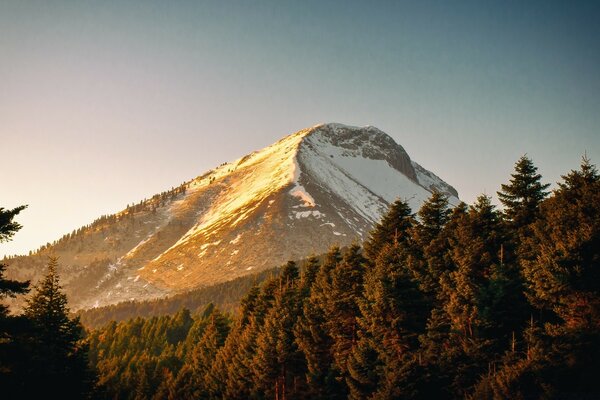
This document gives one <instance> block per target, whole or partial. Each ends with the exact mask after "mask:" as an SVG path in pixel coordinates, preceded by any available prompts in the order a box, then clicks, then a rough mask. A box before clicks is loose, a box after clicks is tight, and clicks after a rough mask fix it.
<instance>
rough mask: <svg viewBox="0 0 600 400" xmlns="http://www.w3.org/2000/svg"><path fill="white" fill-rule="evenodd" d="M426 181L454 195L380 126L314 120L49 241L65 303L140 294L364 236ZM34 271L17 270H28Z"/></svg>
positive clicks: (222, 276)
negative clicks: (56, 259) (169, 190)
mask: <svg viewBox="0 0 600 400" xmlns="http://www.w3.org/2000/svg"><path fill="white" fill-rule="evenodd" d="M434 190H437V191H442V192H445V193H447V194H448V196H450V202H451V203H454V204H456V203H458V198H457V194H456V191H455V190H454V189H453V188H452V187H451V186H450V185H448V184H446V183H445V182H443V181H442V180H441V179H440V178H438V177H437V176H435V175H434V174H433V173H431V172H429V171H427V170H426V169H424V168H423V167H421V166H420V165H419V164H417V163H416V162H414V161H413V160H411V159H410V157H409V155H408V154H407V153H406V151H405V150H404V148H403V147H402V146H401V145H399V144H397V143H396V142H395V141H394V139H393V138H391V137H390V136H389V135H387V134H386V133H384V132H383V131H381V130H379V129H377V128H375V127H373V126H366V127H354V126H348V125H343V124H339V123H327V124H320V125H316V126H313V127H311V128H307V129H303V130H301V131H298V132H296V133H293V134H291V135H288V136H286V137H284V138H282V139H281V140H279V141H278V142H276V143H274V144H272V145H271V146H268V147H266V148H264V149H262V150H259V151H255V152H253V153H251V154H248V155H246V156H244V157H241V158H239V159H237V160H235V161H233V162H229V163H224V164H222V165H220V166H218V167H217V168H215V169H213V170H211V171H208V172H207V173H205V174H203V175H201V176H199V177H197V178H195V179H192V180H191V181H189V182H187V183H185V184H184V185H183V186H182V187H181V188H180V190H178V191H175V192H173V193H172V194H170V195H169V196H166V197H165V196H163V195H162V194H161V195H160V196H158V195H157V196H154V197H152V199H151V200H148V201H146V202H142V203H140V204H139V205H138V206H137V207H136V208H135V209H134V210H130V209H128V210H126V211H125V212H123V213H119V214H116V215H114V216H111V217H108V218H106V219H104V220H101V221H100V222H98V223H97V224H93V225H91V226H90V227H88V228H86V229H85V230H83V229H82V230H81V233H80V234H78V235H76V236H75V237H69V238H68V240H66V241H65V242H61V243H59V244H57V245H55V246H53V247H52V248H49V249H47V251H53V252H54V253H55V254H56V255H59V256H60V257H61V261H62V263H63V264H65V266H64V270H63V271H61V274H63V275H65V278H64V281H65V282H66V284H65V289H66V290H67V291H68V292H69V294H70V296H71V297H70V298H71V301H72V308H73V309H77V308H86V307H91V306H94V305H103V304H111V303H115V302H119V301H124V300H131V299H136V300H139V299H147V298H153V297H158V296H164V295H168V294H171V293H176V292H179V291H183V290H188V289H192V288H196V287H199V286H203V285H209V284H213V283H217V282H222V281H225V280H230V279H234V278H236V277H238V276H241V275H245V274H249V273H253V272H255V271H259V270H262V269H265V268H270V267H273V266H276V265H280V264H282V263H284V262H285V261H287V260H290V259H300V258H302V257H304V256H306V255H307V254H310V253H314V254H318V253H321V252H325V251H326V250H327V249H328V248H329V247H330V246H331V245H332V244H338V245H340V246H346V245H349V244H351V243H352V242H353V241H355V240H364V239H366V238H367V237H368V232H369V230H370V229H371V228H372V227H373V225H374V224H375V223H376V222H377V221H379V219H380V218H381V216H382V214H383V213H385V212H386V210H387V208H388V206H389V204H390V203H391V202H393V201H394V200H396V199H397V198H399V197H400V198H403V199H404V200H406V201H407V202H408V203H409V204H410V206H411V207H412V209H413V210H414V211H416V210H417V209H418V208H419V207H420V205H421V204H422V202H423V201H425V200H426V199H427V198H428V197H429V196H430V195H431V192H432V191H434ZM39 255H40V254H38V255H35V256H33V257H34V258H35V257H36V256H39ZM28 263H29V264H31V259H27V258H24V259H23V262H22V263H20V262H13V265H15V264H17V265H18V264H21V265H20V268H23V267H24V266H25V265H29V264H28ZM39 272H41V271H37V272H36V271H33V270H32V272H31V275H30V276H21V278H28V279H33V280H35V279H36V274H38V273H39Z"/></svg>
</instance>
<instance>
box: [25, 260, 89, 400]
mask: <svg viewBox="0 0 600 400" xmlns="http://www.w3.org/2000/svg"><path fill="white" fill-rule="evenodd" d="M57 265H58V261H57V259H56V258H50V262H49V263H48V274H47V275H46V277H45V278H44V279H43V280H42V281H41V282H40V284H39V285H38V287H37V291H36V293H35V294H34V295H33V296H32V297H31V298H30V299H29V300H28V301H27V306H26V308H25V317H26V318H27V319H28V320H29V321H31V323H32V325H33V327H34V330H33V332H32V334H31V337H30V341H29V343H30V346H31V347H32V348H33V357H32V359H31V365H30V378H31V379H32V381H35V382H37V383H38V384H39V386H32V387H29V388H27V389H26V392H25V393H26V394H24V396H25V397H27V396H31V397H35V396H36V395H41V394H42V393H43V394H44V395H46V396H49V397H52V398H58V397H60V398H65V399H78V398H83V397H85V396H86V395H88V394H89V393H90V392H91V389H92V384H93V382H91V379H92V374H91V372H90V371H89V370H88V368H87V364H88V360H87V351H88V350H87V344H86V343H84V342H83V341H82V339H83V333H84V332H83V327H82V326H81V324H80V323H79V319H77V318H75V319H71V318H70V317H69V309H68V308H67V296H66V295H65V294H64V293H62V291H61V286H60V283H59V278H58V275H57V274H56V267H57Z"/></svg>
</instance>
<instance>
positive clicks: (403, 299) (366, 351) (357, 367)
mask: <svg viewBox="0 0 600 400" xmlns="http://www.w3.org/2000/svg"><path fill="white" fill-rule="evenodd" d="M408 252H409V248H408V246H403V245H402V243H398V242H396V243H395V244H394V245H389V244H388V245H386V246H385V247H384V248H383V249H382V250H381V252H380V254H379V257H378V258H377V260H376V262H375V265H374V267H373V268H372V269H371V270H369V271H368V273H367V274H366V278H365V285H364V298H363V299H361V300H360V301H359V305H360V311H361V315H360V317H359V318H358V321H359V325H360V331H359V336H360V340H359V342H358V345H357V346H355V347H354V348H353V352H352V355H351V356H350V359H349V367H352V370H351V371H350V379H348V384H349V387H350V390H351V394H352V398H356V399H360V398H365V397H368V396H369V395H370V394H372V393H369V392H368V390H374V393H373V395H375V396H381V397H383V398H385V397H386V396H387V395H386V393H387V394H390V393H388V392H387V391H386V390H388V389H390V390H391V387H392V386H393V387H395V388H396V389H395V390H394V392H395V393H396V394H397V395H398V396H401V395H404V396H406V395H407V394H408V392H410V391H407V390H408V387H409V386H411V385H414V384H415V382H414V381H410V380H408V375H406V373H407V372H408V370H406V369H405V368H403V367H402V366H403V365H404V364H405V363H410V360H411V359H412V358H413V354H412V352H414V351H415V350H416V349H417V347H418V341H417V337H418V335H419V334H421V333H422V332H423V331H424V330H425V322H426V317H427V314H428V311H429V310H428V306H427V303H426V301H425V298H424V296H423V294H422V293H421V292H420V291H419V289H418V285H417V282H415V280H414V278H413V276H412V273H411V272H410V270H409V269H408V267H407V258H408ZM373 354H375V355H376V358H374V357H373ZM364 362H367V364H363V363H364ZM368 363H371V365H369V364H368ZM361 372H362V373H363V374H365V373H366V376H365V375H361ZM375 375H376V376H375ZM409 375H410V374H409ZM374 379H376V380H374Z"/></svg>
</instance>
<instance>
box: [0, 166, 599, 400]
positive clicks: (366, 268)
mask: <svg viewBox="0 0 600 400" xmlns="http://www.w3.org/2000/svg"><path fill="white" fill-rule="evenodd" d="M548 187H549V185H548V184H545V183H543V182H542V177H541V175H540V174H538V173H537V168H536V167H535V165H534V163H533V162H532V160H531V159H530V158H528V157H526V156H523V157H522V158H520V159H519V160H518V161H517V163H516V164H515V169H514V172H513V174H511V177H510V178H509V181H508V182H507V183H506V184H504V185H502V186H501V188H500V190H499V191H498V198H499V200H500V202H501V203H502V206H501V207H500V208H497V207H496V206H494V205H493V204H492V202H491V198H490V197H488V196H484V195H482V196H480V197H479V198H478V199H477V201H476V202H475V203H474V204H472V205H467V204H464V203H461V204H459V205H457V206H455V207H452V206H451V205H449V204H448V200H447V198H446V197H445V196H444V195H443V194H441V193H437V192H436V193H433V194H432V195H431V197H430V199H429V200H428V201H427V202H425V203H424V204H423V206H422V207H421V209H420V210H411V209H410V208H409V206H408V205H407V203H406V202H405V201H403V200H402V199H399V200H397V201H395V202H394V203H393V204H391V205H390V208H389V211H388V213H387V214H386V215H384V216H383V217H382V219H381V221H380V222H379V223H378V224H376V226H375V227H374V228H373V230H372V231H371V233H370V237H369V239H368V240H367V241H365V242H364V243H363V244H358V243H357V244H355V245H353V246H351V247H350V248H347V249H343V250H342V249H339V248H337V247H332V248H331V250H330V251H329V252H328V253H327V254H325V255H323V256H320V257H316V256H313V257H310V258H308V259H307V260H306V261H304V262H302V263H296V262H294V261H290V262H288V263H287V264H285V265H283V266H282V267H281V268H280V269H279V272H278V274H273V275H271V276H270V277H266V278H265V280H264V281H262V282H260V283H256V284H255V285H253V286H251V287H250V289H249V290H247V292H246V293H245V295H244V296H243V297H242V298H241V300H240V302H239V306H238V307H237V308H236V309H235V310H234V311H230V310H223V309H220V308H219V307H218V306H215V305H213V304H208V305H207V306H206V307H204V308H203V309H202V310H199V311H198V310H193V311H194V312H191V311H189V310H188V309H186V308H182V309H180V310H179V311H177V312H176V313H172V314H171V315H161V316H146V317H136V318H133V319H129V320H127V321H121V322H115V321H113V322H109V323H107V324H105V325H104V326H102V327H98V328H95V329H91V330H89V329H88V330H86V329H84V328H83V326H82V324H81V322H80V320H79V317H76V316H73V315H72V314H70V313H69V310H68V306H67V299H66V296H64V294H62V292H61V289H60V283H59V277H58V276H57V274H56V272H55V269H56V263H57V262H59V261H57V260H56V259H50V261H49V267H48V275H47V276H46V278H45V279H44V280H43V281H42V282H41V283H40V284H39V285H38V286H37V288H35V290H34V291H33V293H32V295H30V296H31V297H30V298H29V299H28V302H27V307H26V308H25V311H24V313H23V314H22V315H12V314H10V312H9V310H8V309H7V308H6V307H2V308H0V392H2V398H40V397H41V396H44V397H48V398H55V397H56V396H58V398H65V399H68V398H73V399H75V398H91V399H96V398H97V399H277V400H285V399H346V398H349V399H597V398H600V385H598V382H596V379H597V377H598V376H600V368H599V367H600V293H599V288H600V175H599V174H598V171H597V169H596V167H595V166H594V165H593V164H591V162H590V161H589V160H588V159H587V158H585V157H584V158H583V160H582V163H581V165H580V167H579V169H577V170H572V171H570V172H568V173H567V174H566V175H564V176H563V177H562V180H561V182H559V183H558V185H557V187H556V189H555V190H553V191H552V192H549V191H548ZM21 210H22V207H19V208H17V209H13V210H4V209H0V241H5V240H9V239H10V238H11V237H12V236H13V235H14V233H15V232H16V231H18V229H19V228H20V225H19V224H18V223H16V222H15V221H14V218H15V217H16V216H17V214H18V213H19V212H20V211H21ZM4 268H5V266H2V267H0V296H2V297H6V296H16V295H24V294H25V293H26V292H27V290H28V283H27V282H15V281H10V280H7V279H6V278H4V276H3V275H2V271H3V270H4ZM240 287H243V286H240ZM243 290H246V288H244V289H243Z"/></svg>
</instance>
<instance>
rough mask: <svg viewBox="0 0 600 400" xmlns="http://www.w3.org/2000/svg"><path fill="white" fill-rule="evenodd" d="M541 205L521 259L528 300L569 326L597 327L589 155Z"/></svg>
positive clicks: (599, 239)
mask: <svg viewBox="0 0 600 400" xmlns="http://www.w3.org/2000/svg"><path fill="white" fill-rule="evenodd" d="M563 180H564V182H563V183H561V184H560V185H559V186H560V187H559V189H558V190H557V191H556V192H555V194H554V196H553V197H552V198H550V199H548V200H547V201H545V202H544V203H543V205H542V207H541V217H540V219H539V220H538V221H537V222H536V223H535V224H534V226H533V229H532V230H533V233H532V235H531V237H529V238H528V240H527V242H526V244H527V245H528V247H529V248H530V249H531V251H532V254H534V255H535V257H530V258H529V259H526V260H524V261H523V268H524V275H525V277H526V279H527V286H528V296H529V299H530V301H531V302H532V303H533V304H534V305H535V306H536V307H537V308H538V309H541V310H545V311H546V316H547V317H550V316H551V315H548V314H553V315H555V316H558V317H559V318H560V319H561V320H562V322H563V323H564V324H566V325H567V326H570V327H571V328H577V329H592V330H598V327H599V326H600V295H599V294H598V293H600V251H599V250H598V249H600V219H599V215H600V175H598V172H597V170H596V168H595V166H594V165H592V164H591V163H590V162H589V160H588V159H585V158H584V160H583V162H582V164H581V168H580V170H579V171H571V173H569V174H568V175H566V176H564V177H563Z"/></svg>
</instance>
